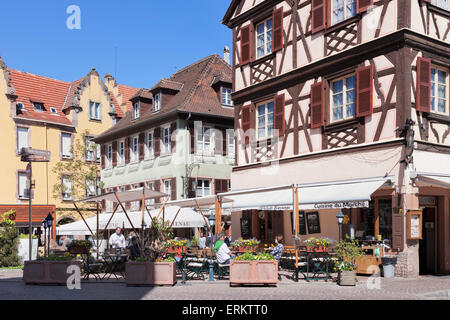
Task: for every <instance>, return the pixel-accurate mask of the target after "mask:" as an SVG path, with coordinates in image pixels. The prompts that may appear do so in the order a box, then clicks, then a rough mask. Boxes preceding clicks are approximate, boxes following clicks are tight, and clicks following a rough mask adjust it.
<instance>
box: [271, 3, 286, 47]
mask: <svg viewBox="0 0 450 320" xmlns="http://www.w3.org/2000/svg"><path fill="white" fill-rule="evenodd" d="M283 13H284V12H283V8H282V7H281V8H279V9H277V10H275V11H274V12H273V15H272V21H273V51H274V52H275V51H278V50H281V49H282V48H283Z"/></svg>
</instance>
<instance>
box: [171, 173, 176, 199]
mask: <svg viewBox="0 0 450 320" xmlns="http://www.w3.org/2000/svg"><path fill="white" fill-rule="evenodd" d="M170 199H171V200H176V199H177V178H172V179H170Z"/></svg>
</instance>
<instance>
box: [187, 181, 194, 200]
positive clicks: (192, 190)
mask: <svg viewBox="0 0 450 320" xmlns="http://www.w3.org/2000/svg"><path fill="white" fill-rule="evenodd" d="M193 183H194V178H189V179H188V187H187V193H188V194H187V196H188V198H195V190H194V189H193V188H192V184H193Z"/></svg>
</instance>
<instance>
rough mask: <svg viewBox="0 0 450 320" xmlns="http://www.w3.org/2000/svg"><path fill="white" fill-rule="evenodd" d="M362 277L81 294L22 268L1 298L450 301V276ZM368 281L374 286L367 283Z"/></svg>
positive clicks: (6, 278) (105, 286)
mask: <svg viewBox="0 0 450 320" xmlns="http://www.w3.org/2000/svg"><path fill="white" fill-rule="evenodd" d="M377 279H378V280H379V281H380V288H379V289H376V288H375V289H370V288H369V287H373V286H374V285H375V283H374V281H373V280H374V278H369V277H358V284H357V286H356V287H341V286H338V285H337V284H336V283H335V282H324V281H319V282H309V283H308V282H306V281H304V280H300V281H299V282H294V281H292V280H290V279H287V278H285V277H283V279H282V281H280V282H279V283H278V285H277V287H232V288H231V287H230V286H229V284H228V281H227V280H220V281H215V282H213V283H209V282H208V281H201V280H195V281H189V282H187V285H182V284H181V281H180V280H179V281H178V283H177V284H176V285H175V286H174V287H127V286H126V285H125V284H124V283H123V282H118V281H116V280H112V281H108V282H103V283H98V282H93V281H88V282H82V283H81V290H69V289H67V288H66V287H65V286H34V285H28V286H26V285H25V284H24V283H23V281H22V271H21V270H4V271H1V270H0V300H16V299H25V300H29V299H44V300H61V299H62V300H110V299H115V300H117V299H120V300H123V299H129V300H140V299H143V300H184V299H189V300H191V299H196V300H197V299H198V300H214V299H220V300H242V299H251V300H341V299H355V300H394V299H395V300H415V299H440V300H441V299H442V300H449V299H450V276H440V277H439V276H422V277H419V278H416V279H404V278H392V279H385V278H377ZM368 283H369V286H368V285H367V284H368Z"/></svg>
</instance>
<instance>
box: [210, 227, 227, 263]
mask: <svg viewBox="0 0 450 320" xmlns="http://www.w3.org/2000/svg"><path fill="white" fill-rule="evenodd" d="M224 240H225V234H224V233H222V234H221V235H220V238H219V240H217V242H216V245H215V246H214V249H216V258H217V262H219V263H220V264H229V263H230V260H231V256H230V253H231V251H230V249H228V246H227V244H226V243H225V242H224Z"/></svg>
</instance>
